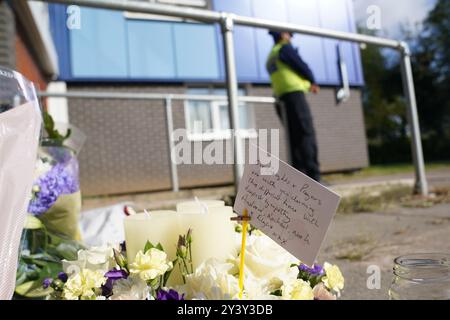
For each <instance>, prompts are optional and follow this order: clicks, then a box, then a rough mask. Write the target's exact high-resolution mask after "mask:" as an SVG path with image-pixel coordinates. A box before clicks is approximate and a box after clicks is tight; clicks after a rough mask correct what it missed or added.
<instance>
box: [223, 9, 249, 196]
mask: <svg viewBox="0 0 450 320" xmlns="http://www.w3.org/2000/svg"><path fill="white" fill-rule="evenodd" d="M233 26H234V21H233V18H232V16H231V15H229V14H224V15H223V16H222V20H221V27H222V39H223V48H224V56H225V73H226V81H227V94H228V110H229V114H230V120H231V121H230V125H231V128H230V129H231V131H232V137H234V143H233V147H234V150H233V151H234V185H235V186H236V192H237V190H238V186H239V180H240V179H241V177H242V174H243V172H244V167H243V164H244V159H243V151H244V149H243V145H242V139H241V138H240V136H239V134H238V132H237V131H238V130H239V107H238V85H237V76H236V62H235V57H234V41H233Z"/></svg>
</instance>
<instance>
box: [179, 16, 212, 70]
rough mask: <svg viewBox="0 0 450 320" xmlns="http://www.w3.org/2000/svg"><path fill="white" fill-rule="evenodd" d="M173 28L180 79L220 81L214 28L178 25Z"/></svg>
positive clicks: (198, 25)
mask: <svg viewBox="0 0 450 320" xmlns="http://www.w3.org/2000/svg"><path fill="white" fill-rule="evenodd" d="M173 28H174V36H175V46H176V48H175V59H176V64H177V76H178V78H181V79H183V78H187V79H218V78H219V77H220V72H219V59H218V57H219V56H218V47H217V37H216V32H215V28H214V26H212V25H202V24H184V23H176V24H174V26H173Z"/></svg>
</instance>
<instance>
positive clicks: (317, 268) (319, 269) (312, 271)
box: [298, 263, 324, 277]
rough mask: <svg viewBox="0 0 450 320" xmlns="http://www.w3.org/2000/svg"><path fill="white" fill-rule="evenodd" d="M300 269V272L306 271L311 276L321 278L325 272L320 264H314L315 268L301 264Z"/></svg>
mask: <svg viewBox="0 0 450 320" xmlns="http://www.w3.org/2000/svg"><path fill="white" fill-rule="evenodd" d="M298 268H299V269H300V271H304V272H307V273H309V274H310V275H311V276H314V277H316V276H321V275H324V270H323V268H322V266H320V265H318V264H314V265H313V267H312V268H311V267H308V266H307V265H306V264H303V263H301V264H300V265H299V266H298Z"/></svg>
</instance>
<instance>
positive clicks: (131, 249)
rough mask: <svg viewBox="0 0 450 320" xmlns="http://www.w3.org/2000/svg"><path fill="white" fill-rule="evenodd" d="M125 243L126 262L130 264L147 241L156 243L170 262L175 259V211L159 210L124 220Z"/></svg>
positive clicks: (176, 231)
mask: <svg viewBox="0 0 450 320" xmlns="http://www.w3.org/2000/svg"><path fill="white" fill-rule="evenodd" d="M124 227H125V241H126V246H127V257H128V261H129V262H130V263H132V262H133V261H134V258H135V257H136V254H137V253H138V252H139V250H144V246H145V244H146V243H147V241H150V242H151V243H152V244H153V245H155V246H156V245H157V244H158V242H159V243H161V245H162V246H163V248H164V251H165V252H166V253H167V256H168V258H169V259H170V260H174V259H175V257H176V245H177V242H178V235H179V231H178V216H177V214H176V212H175V211H169V210H161V211H150V212H149V213H148V214H147V213H138V214H135V215H131V216H128V217H126V218H125V220H124Z"/></svg>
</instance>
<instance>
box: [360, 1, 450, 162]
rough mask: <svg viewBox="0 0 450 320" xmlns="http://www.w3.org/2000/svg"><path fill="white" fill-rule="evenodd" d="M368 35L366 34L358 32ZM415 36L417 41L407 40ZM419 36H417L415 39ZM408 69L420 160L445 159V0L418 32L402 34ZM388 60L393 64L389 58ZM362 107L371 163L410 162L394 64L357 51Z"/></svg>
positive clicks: (373, 52) (448, 30)
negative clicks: (410, 67) (406, 46)
mask: <svg viewBox="0 0 450 320" xmlns="http://www.w3.org/2000/svg"><path fill="white" fill-rule="evenodd" d="M360 32H363V33H371V32H369V31H368V30H360ZM414 34H416V36H412V35H414ZM417 34H418V35H417ZM404 37H405V39H406V40H407V41H408V43H410V45H411V48H412V57H411V60H412V64H413V74H414V82H415V87H416V97H417V104H418V112H419V117H420V125H421V131H422V141H423V146H424V153H425V159H426V160H428V161H430V160H446V159H450V79H449V78H450V1H445V0H439V1H437V3H436V5H435V7H434V9H433V10H432V11H430V13H429V15H428V17H427V18H426V20H425V21H424V23H423V26H422V28H421V30H420V32H419V33H417V32H408V30H405V31H404ZM390 60H392V59H390ZM362 63H363V67H364V73H365V80H366V86H365V88H364V89H363V104H364V113H365V122H366V130H367V137H368V142H369V152H370V159H371V162H372V163H386V162H403V161H410V160H411V156H410V154H411V152H410V147H409V143H410V142H409V139H410V137H409V135H408V122H407V117H406V104H405V100H404V97H403V92H402V86H401V74H400V65H399V59H398V58H397V59H394V60H393V62H392V61H390V63H388V60H387V58H386V54H385V53H384V52H383V51H381V50H380V49H379V48H377V47H374V46H368V47H367V48H366V49H365V50H363V51H362Z"/></svg>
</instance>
